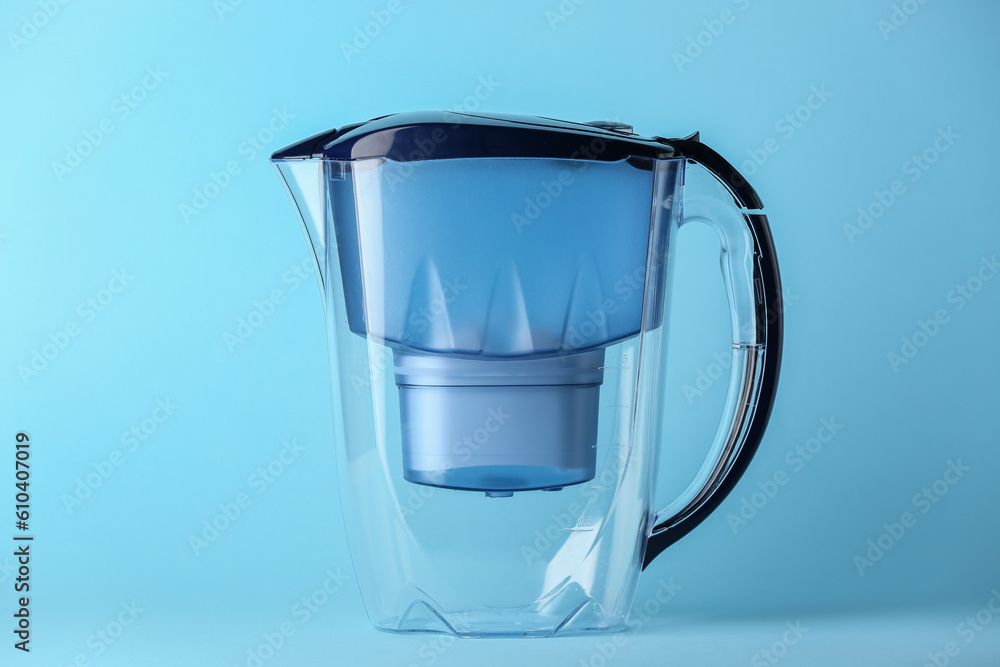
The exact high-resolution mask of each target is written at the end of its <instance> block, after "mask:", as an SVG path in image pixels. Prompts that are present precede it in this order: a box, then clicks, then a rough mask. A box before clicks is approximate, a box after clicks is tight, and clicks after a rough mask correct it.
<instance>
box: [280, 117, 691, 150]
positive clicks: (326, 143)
mask: <svg viewBox="0 0 1000 667" xmlns="http://www.w3.org/2000/svg"><path fill="white" fill-rule="evenodd" d="M600 125H603V127H601V126H598V125H591V124H584V123H569V122H565V121H560V120H553V119H551V118H539V117H536V116H514V115H506V114H490V115H481V114H472V113H458V112H450V111H413V112H407V113H397V114H391V115H388V116H381V117H379V118H374V119H372V120H370V121H368V122H366V123H355V124H353V125H346V126H344V127H341V128H340V129H339V130H331V131H329V132H324V133H322V134H317V135H315V136H313V137H310V138H308V139H306V140H304V141H300V142H298V143H296V144H293V145H292V146H288V147H286V148H283V149H281V150H279V151H277V152H275V153H274V155H272V156H271V159H273V160H294V159H310V158H324V159H328V160H360V159H365V158H380V157H385V158H389V159H391V160H396V161H398V162H412V161H417V160H443V159H449V158H480V157H481V158H495V157H539V158H567V159H579V160H600V161H604V162H613V161H617V160H623V159H626V158H629V157H648V158H669V157H673V155H674V151H673V148H672V147H671V146H670V145H669V144H668V143H667V140H666V139H662V138H660V137H653V138H649V137H641V136H638V135H635V134H631V133H630V131H629V130H630V128H628V126H626V125H622V124H618V123H601V124H600Z"/></svg>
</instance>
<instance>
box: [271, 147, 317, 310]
mask: <svg viewBox="0 0 1000 667" xmlns="http://www.w3.org/2000/svg"><path fill="white" fill-rule="evenodd" d="M271 164H273V165H274V167H275V169H277V171H278V174H279V175H280V176H281V179H282V181H284V183H285V189H286V190H287V192H288V197H289V198H290V199H291V200H292V204H293V205H294V206H295V209H296V210H297V211H298V213H299V222H300V223H301V226H302V231H303V233H304V234H305V237H306V241H307V242H308V244H309V248H310V250H311V257H312V259H313V268H315V269H316V276H317V278H318V279H319V287H320V290H321V291H322V292H323V293H325V292H326V286H327V276H326V261H325V259H326V241H327V233H326V204H325V200H326V196H325V193H326V188H325V187H324V183H325V176H324V161H323V160H319V159H302V158H291V159H288V158H282V157H278V156H277V154H275V155H274V156H272V157H271ZM324 302H325V299H324Z"/></svg>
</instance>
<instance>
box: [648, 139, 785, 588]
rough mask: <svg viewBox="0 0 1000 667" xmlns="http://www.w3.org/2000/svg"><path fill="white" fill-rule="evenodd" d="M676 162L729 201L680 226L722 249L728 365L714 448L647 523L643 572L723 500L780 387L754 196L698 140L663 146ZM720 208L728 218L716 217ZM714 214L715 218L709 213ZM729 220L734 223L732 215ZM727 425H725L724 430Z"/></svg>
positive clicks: (701, 207)
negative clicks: (701, 171) (696, 225)
mask: <svg viewBox="0 0 1000 667" xmlns="http://www.w3.org/2000/svg"><path fill="white" fill-rule="evenodd" d="M662 141H663V143H665V144H669V145H670V146H672V147H673V148H674V154H675V156H676V157H678V158H682V159H685V160H686V161H687V162H688V163H696V164H698V165H701V166H702V167H704V168H705V169H707V170H708V171H709V172H710V173H711V174H712V175H713V176H714V177H715V178H716V179H717V180H718V181H719V182H720V184H722V185H723V186H724V187H725V189H726V190H727V191H728V192H729V194H730V195H731V196H732V198H733V205H727V204H726V203H723V202H721V201H719V200H718V199H713V198H702V199H703V200H704V201H701V202H694V201H689V200H688V198H687V197H685V198H684V199H683V208H682V211H685V212H689V213H691V215H686V216H685V217H684V218H683V219H682V220H681V221H680V222H679V223H678V224H679V225H683V224H686V223H687V222H691V221H696V220H697V221H700V222H705V223H707V224H709V225H710V226H712V227H713V228H715V230H716V232H718V234H719V237H720V240H721V242H722V258H721V259H722V268H723V276H724V279H725V282H726V293H727V296H728V298H729V306H730V311H731V315H732V327H733V365H732V369H733V370H732V375H731V378H730V385H729V392H728V395H727V399H726V406H727V409H726V412H725V413H724V414H725V415H729V419H726V418H725V417H724V418H723V422H722V424H720V427H719V431H718V432H717V434H716V437H715V442H714V443H713V446H712V450H711V451H710V453H709V456H708V458H707V459H706V460H705V463H704V465H703V466H702V469H701V470H700V471H699V473H698V475H697V476H696V477H695V479H694V481H693V482H692V483H691V485H690V486H689V487H688V488H687V489H686V490H685V491H684V492H683V493H682V494H681V496H680V497H678V498H677V499H676V500H674V501H673V502H672V503H671V504H670V505H668V506H667V507H665V508H664V509H662V510H660V511H658V512H655V513H654V514H653V515H652V517H651V520H650V528H649V531H648V540H647V544H646V550H645V552H644V556H643V562H642V567H643V569H645V568H646V566H647V565H649V563H650V562H652V560H653V559H654V558H656V556H658V555H659V554H660V553H662V552H663V551H664V550H665V549H666V548H667V547H669V546H671V545H672V544H674V543H675V542H677V541H678V540H680V539H681V538H682V537H684V536H685V535H687V534H688V533H690V532H691V531H692V530H693V529H694V528H695V527H696V526H698V524H700V523H701V522H702V521H704V520H705V519H706V518H707V517H708V515H709V514H711V513H712V512H713V511H714V510H715V509H716V508H717V507H718V506H719V505H720V504H721V503H722V501H723V500H724V499H725V498H726V496H728V495H729V493H730V492H731V491H732V490H733V488H734V487H735V486H736V484H737V482H739V480H740V478H741V477H742V476H743V473H744V472H746V469H747V467H748V466H749V464H750V460H751V459H752V458H753V456H754V454H755V453H756V452H757V448H758V446H759V445H760V442H761V439H762V437H763V435H764V429H765V428H766V426H767V422H768V418H769V417H770V414H771V408H772V407H773V405H774V399H775V393H776V391H777V386H778V371H779V367H780V365H781V347H782V329H783V320H782V297H781V278H780V276H779V274H778V265H777V261H776V258H775V252H774V243H773V240H772V238H771V230H770V227H769V226H768V222H767V217H766V216H765V215H764V214H763V213H762V212H761V209H762V208H763V205H762V203H761V201H760V198H759V197H758V196H757V193H756V192H754V190H753V188H752V187H750V185H749V184H748V183H747V182H746V180H745V179H744V178H743V177H742V176H741V175H740V173H739V172H738V171H737V170H736V169H735V168H734V167H733V166H732V165H731V164H729V163H728V162H727V161H726V160H725V159H724V158H722V157H721V156H720V155H719V154H718V153H716V152H715V151H713V150H712V149H711V148H709V147H708V146H706V145H705V144H703V143H701V142H700V141H699V139H698V135H697V134H695V135H692V136H691V137H688V138H686V139H662ZM720 208H724V209H727V211H728V214H727V213H721V214H720V210H719V209H720ZM713 209H714V210H713ZM734 213H735V214H736V215H734ZM727 422H728V423H727Z"/></svg>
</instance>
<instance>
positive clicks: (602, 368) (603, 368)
mask: <svg viewBox="0 0 1000 667" xmlns="http://www.w3.org/2000/svg"><path fill="white" fill-rule="evenodd" d="M630 368H632V367H631V366H598V367H597V370H599V371H623V370H628V369H630Z"/></svg>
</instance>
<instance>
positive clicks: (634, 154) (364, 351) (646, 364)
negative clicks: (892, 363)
mask: <svg viewBox="0 0 1000 667" xmlns="http://www.w3.org/2000/svg"><path fill="white" fill-rule="evenodd" d="M271 159H272V161H273V162H274V164H275V166H276V167H277V169H278V171H279V172H280V174H281V176H282V177H283V179H284V181H285V184H286V185H287V187H288V191H289V193H290V195H291V198H292V200H293V202H294V204H295V206H296V207H297V209H298V211H299V214H300V216H301V219H302V227H303V229H304V230H305V232H306V237H307V239H308V241H309V243H310V245H311V247H312V249H313V251H314V252H315V259H316V265H317V268H318V271H317V275H318V276H319V278H320V282H321V286H322V289H323V293H324V295H325V304H326V322H327V335H328V341H329V351H330V369H331V375H332V378H333V398H334V421H335V439H336V442H335V447H336V460H337V475H338V482H339V490H340V497H341V500H342V504H343V512H344V520H345V525H346V529H347V537H348V543H349V546H350V550H351V554H352V558H353V561H354V569H355V572H356V574H357V579H358V583H359V585H360V588H361V593H362V597H363V599H364V603H365V607H366V609H367V612H368V617H369V619H370V620H371V622H372V623H373V624H374V625H375V626H376V627H378V628H380V629H383V630H389V631H396V632H442V633H450V634H454V635H459V636H504V635H507V636H551V635H556V634H564V633H579V632H587V631H598V630H615V629H620V628H622V627H623V626H624V625H625V622H626V620H627V618H628V612H629V607H630V605H631V603H632V599H633V596H634V594H635V589H636V583H637V581H638V577H639V574H640V572H641V570H642V568H643V567H645V565H647V564H648V563H649V562H650V561H651V560H652V559H653V558H654V557H655V556H656V555H657V554H659V553H660V552H661V551H663V549H665V548H666V547H667V546H669V545H670V544H672V543H673V542H675V541H676V540H678V539H680V538H681V537H683V536H684V535H686V534H687V533H688V532H689V531H690V530H691V529H692V528H694V527H695V526H696V525H697V524H698V523H700V522H701V521H702V520H703V519H704V518H705V517H706V516H708V514H709V513H711V512H712V511H713V510H714V509H715V508H716V507H717V506H718V504H719V503H720V502H721V501H722V499H723V498H724V497H725V496H726V495H727V494H728V493H729V491H730V490H731V489H732V488H733V486H734V485H735V483H736V482H737V480H738V479H739V477H740V476H741V475H742V474H743V471H744V470H745V469H746V467H747V464H748V463H749V460H750V458H751V457H752V456H753V455H754V452H755V451H756V449H757V446H758V444H759V443H760V440H761V437H762V434H763V432H764V428H765V426H766V424H767V419H768V415H769V413H770V411H771V405H772V402H773V400H774V394H775V388H776V383H777V377H778V367H779V362H780V357H781V326H782V320H781V302H780V299H781V296H780V284H779V277H778V269H777V264H776V262H775V256H774V249H773V246H772V242H771V235H770V231H769V229H768V225H767V220H766V218H765V217H764V215H763V214H762V213H761V212H760V209H761V203H760V201H759V199H758V198H757V195H756V194H755V193H754V191H753V190H752V189H751V188H750V186H749V185H748V184H747V183H746V182H745V181H744V180H743V179H742V178H741V177H740V175H739V174H738V173H737V172H736V170H735V169H733V168H732V167H731V166H730V165H729V164H728V163H726V162H725V161H724V160H723V159H722V158H720V157H719V156H718V155H717V154H716V153H715V152H713V151H712V150H711V149H709V148H708V147H706V146H705V145H704V144H702V143H700V141H699V140H698V138H697V137H689V138H686V139H663V138H660V137H652V138H647V137H641V136H637V135H635V134H632V131H631V128H629V127H627V126H625V125H623V124H620V123H610V122H607V123H590V124H577V123H566V122H561V121H555V120H550V119H545V118H534V117H522V116H501V115H494V116H485V115H470V114H455V113H447V112H422V113H406V114H396V115H391V116H384V117H382V118H377V119H374V120H371V121H368V122H366V123H360V124H355V125H349V126H346V127H342V128H340V129H339V130H334V131H331V132H327V133H324V134H321V135H317V136H315V137H312V138H310V139H307V140H305V141H302V142H300V143H298V144H295V145H293V146H290V147H288V148H285V149H283V150H281V151H278V152H277V153H275V154H274V155H273V156H272V158H271ZM694 221H698V222H703V223H706V224H708V225H710V226H712V227H713V228H714V229H715V230H716V231H717V232H718V234H719V237H720V240H721V246H722V269H723V270H722V273H723V278H724V284H725V287H726V290H727V292H728V295H729V304H730V307H731V312H732V341H733V345H732V365H731V369H732V370H731V373H732V374H731V378H730V387H729V393H728V398H727V401H726V405H725V409H724V415H723V420H722V423H721V424H720V426H719V429H718V434H717V436H716V438H715V441H714V443H711V445H710V448H709V449H708V453H707V456H706V459H705V463H704V465H703V466H702V468H701V470H700V472H699V473H698V475H697V476H696V478H695V479H694V480H693V482H692V483H691V485H690V486H689V488H688V489H687V490H686V491H685V492H684V493H683V494H682V496H681V497H680V498H678V499H676V500H675V501H674V502H673V503H671V504H670V505H669V506H668V507H665V508H656V507H652V506H651V500H652V493H653V482H654V480H653V477H654V472H655V468H656V466H655V463H656V461H657V449H658V446H659V444H660V443H661V442H663V441H664V440H665V439H666V437H665V434H664V432H663V430H664V429H663V420H662V409H661V405H662V403H663V396H662V394H663V383H664V360H665V358H666V344H667V315H668V312H669V304H670V283H671V281H670V274H671V266H672V262H671V259H670V256H671V247H672V243H673V242H674V238H675V235H676V233H677V230H678V229H679V228H680V227H681V226H682V225H685V224H689V223H691V222H694ZM709 444H710V443H705V445H706V446H707V445H709Z"/></svg>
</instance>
